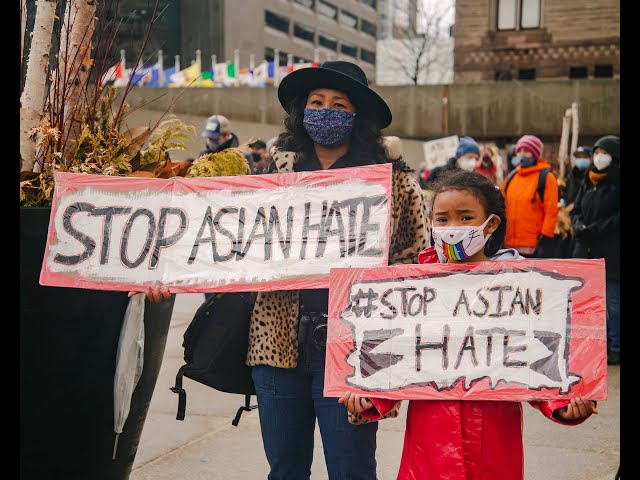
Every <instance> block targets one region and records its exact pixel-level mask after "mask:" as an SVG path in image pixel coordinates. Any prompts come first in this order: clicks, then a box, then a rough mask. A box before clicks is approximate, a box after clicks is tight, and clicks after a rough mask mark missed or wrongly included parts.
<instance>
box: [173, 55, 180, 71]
mask: <svg viewBox="0 0 640 480" xmlns="http://www.w3.org/2000/svg"><path fill="white" fill-rule="evenodd" d="M175 59H176V63H175V69H176V71H175V72H174V73H178V72H179V71H180V55H176V57H175Z"/></svg>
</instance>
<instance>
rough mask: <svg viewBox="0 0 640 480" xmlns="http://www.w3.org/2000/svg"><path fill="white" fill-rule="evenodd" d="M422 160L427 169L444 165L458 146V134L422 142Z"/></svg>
mask: <svg viewBox="0 0 640 480" xmlns="http://www.w3.org/2000/svg"><path fill="white" fill-rule="evenodd" d="M422 146H423V149H424V161H425V165H426V167H427V168H428V169H432V168H434V167H439V166H441V165H445V164H446V163H447V160H449V158H451V157H453V155H454V154H455V153H456V148H458V136H457V135H452V136H450V137H442V138H438V139H436V140H429V141H428V142H424V143H423V144H422Z"/></svg>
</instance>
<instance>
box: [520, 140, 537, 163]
mask: <svg viewBox="0 0 640 480" xmlns="http://www.w3.org/2000/svg"><path fill="white" fill-rule="evenodd" d="M521 148H524V149H525V150H526V151H528V152H530V153H531V155H533V158H534V159H535V160H536V161H537V160H538V158H540V155H542V140H540V139H539V138H538V137H536V136H534V135H525V136H523V137H521V138H520V140H518V141H517V142H516V152H517V151H518V150H520V149H521Z"/></svg>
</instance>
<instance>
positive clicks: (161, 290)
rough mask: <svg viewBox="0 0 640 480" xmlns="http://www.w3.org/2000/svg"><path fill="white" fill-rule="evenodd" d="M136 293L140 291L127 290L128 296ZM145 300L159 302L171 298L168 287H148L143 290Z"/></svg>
mask: <svg viewBox="0 0 640 480" xmlns="http://www.w3.org/2000/svg"><path fill="white" fill-rule="evenodd" d="M136 293H141V292H129V294H128V296H129V297H133V296H134V295H135V294H136ZM144 294H145V296H146V297H147V300H149V301H150V302H153V303H160V302H163V301H165V300H169V298H171V293H170V292H169V288H168V287H157V286H156V287H148V288H147V289H146V290H145V292H144Z"/></svg>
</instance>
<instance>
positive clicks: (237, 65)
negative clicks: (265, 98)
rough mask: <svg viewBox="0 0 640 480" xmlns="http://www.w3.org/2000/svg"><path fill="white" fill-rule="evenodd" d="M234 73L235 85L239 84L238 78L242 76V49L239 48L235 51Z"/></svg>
mask: <svg viewBox="0 0 640 480" xmlns="http://www.w3.org/2000/svg"><path fill="white" fill-rule="evenodd" d="M233 75H234V77H233V78H234V82H233V84H234V86H236V87H237V86H238V85H239V83H238V79H239V78H240V50H238V49H237V48H236V49H235V50H234V51H233Z"/></svg>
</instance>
